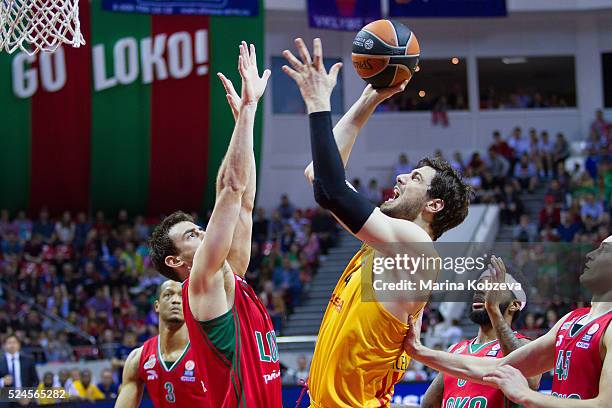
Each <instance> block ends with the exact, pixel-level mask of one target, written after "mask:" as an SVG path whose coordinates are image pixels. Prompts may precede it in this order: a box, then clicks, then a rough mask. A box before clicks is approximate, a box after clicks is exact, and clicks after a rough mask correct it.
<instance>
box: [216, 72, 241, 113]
mask: <svg viewBox="0 0 612 408" xmlns="http://www.w3.org/2000/svg"><path fill="white" fill-rule="evenodd" d="M217 76H218V77H219V79H220V80H221V83H222V84H223V88H225V92H226V95H225V97H226V98H227V103H228V104H229V106H230V108H231V109H232V115H234V120H236V119H238V113H239V112H240V106H242V99H240V95H238V92H236V89H234V84H232V81H230V79H229V78H227V77H226V76H225V75H223V74H222V73H221V72H218V73H217Z"/></svg>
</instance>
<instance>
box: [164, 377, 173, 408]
mask: <svg viewBox="0 0 612 408" xmlns="http://www.w3.org/2000/svg"><path fill="white" fill-rule="evenodd" d="M164 388H165V389H166V401H168V402H170V403H172V404H174V403H175V402H176V397H175V396H174V386H173V385H172V383H171V382H170V381H168V382H167V383H165V384H164Z"/></svg>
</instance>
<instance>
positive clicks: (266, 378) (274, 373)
mask: <svg viewBox="0 0 612 408" xmlns="http://www.w3.org/2000/svg"><path fill="white" fill-rule="evenodd" d="M280 375H281V374H280V370H274V371H272V372H271V373H270V374H264V376H263V378H264V381H265V382H266V384H267V383H268V382H270V381H273V380H276V379H277V378H280Z"/></svg>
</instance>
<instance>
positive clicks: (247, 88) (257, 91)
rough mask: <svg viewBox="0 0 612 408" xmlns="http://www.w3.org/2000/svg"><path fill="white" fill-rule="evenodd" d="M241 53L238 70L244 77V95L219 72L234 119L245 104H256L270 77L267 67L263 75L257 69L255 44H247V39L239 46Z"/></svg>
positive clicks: (218, 75)
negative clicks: (239, 93)
mask: <svg viewBox="0 0 612 408" xmlns="http://www.w3.org/2000/svg"><path fill="white" fill-rule="evenodd" d="M239 48H240V55H239V56H238V72H239V73H240V77H241V78H242V96H240V95H238V92H236V89H235V88H234V84H233V83H232V81H230V80H229V78H227V77H226V76H225V75H223V74H222V73H221V72H218V73H217V77H219V79H220V80H221V83H222V84H223V88H225V92H226V95H225V97H226V98H227V102H228V103H229V106H230V108H231V109H232V114H233V115H234V120H236V119H237V118H238V113H239V112H240V108H241V107H242V105H243V104H245V105H247V104H255V103H257V102H258V101H259V99H260V98H261V96H262V95H263V93H264V91H265V90H266V86H267V85H268V79H269V78H270V70H269V69H266V70H265V71H264V72H263V75H262V76H261V77H260V76H259V70H258V69H257V54H256V52H255V45H253V44H251V45H250V46H248V45H247V43H246V42H245V41H242V43H241V44H240V46H239Z"/></svg>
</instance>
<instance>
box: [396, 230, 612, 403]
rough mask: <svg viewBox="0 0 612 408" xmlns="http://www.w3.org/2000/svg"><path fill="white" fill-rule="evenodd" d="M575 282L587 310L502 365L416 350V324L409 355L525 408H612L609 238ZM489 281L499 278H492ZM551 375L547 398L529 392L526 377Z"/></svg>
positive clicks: (590, 255)
mask: <svg viewBox="0 0 612 408" xmlns="http://www.w3.org/2000/svg"><path fill="white" fill-rule="evenodd" d="M586 261H587V262H586V264H585V269H584V272H583V274H582V275H581V276H580V282H581V283H582V285H583V286H584V287H585V288H586V289H588V290H589V291H590V292H591V293H592V294H593V298H592V299H591V307H590V308H581V309H576V310H574V311H573V312H570V313H568V314H567V315H566V316H564V317H563V318H562V319H561V320H559V322H557V324H555V326H554V327H553V328H552V329H550V330H549V331H548V333H546V334H545V335H543V336H542V337H540V338H538V339H537V340H535V341H533V342H531V343H529V344H527V345H525V346H523V347H521V348H519V349H517V350H515V351H513V352H512V353H510V354H508V355H507V356H505V357H504V358H501V359H487V358H478V357H472V356H465V355H459V354H451V353H445V352H443V351H436V350H431V349H428V348H427V347H424V346H423V345H421V343H420V341H419V337H420V319H416V321H415V322H414V324H413V323H412V320H411V330H410V331H409V333H408V335H407V336H406V341H405V347H406V351H407V352H408V353H410V355H411V356H412V357H413V358H414V359H416V360H418V361H421V362H422V363H424V364H426V365H428V366H429V367H431V368H433V369H435V370H438V371H443V372H444V373H446V374H448V375H452V376H454V377H457V378H463V379H466V380H470V381H473V382H477V383H480V384H485V385H490V386H495V387H498V388H499V389H501V390H502V391H503V392H504V394H505V395H506V397H508V398H509V399H510V400H512V401H513V402H515V403H517V404H519V405H521V406H523V407H525V408H604V407H610V406H612V328H611V327H610V326H611V324H610V322H612V236H610V237H608V238H606V239H605V240H604V241H603V242H602V243H601V245H600V246H599V248H597V249H596V250H594V251H591V252H589V253H588V254H587V256H586ZM493 280H494V281H497V282H499V281H500V278H499V277H498V276H495V277H494V278H493ZM551 370H554V371H553V385H552V395H544V394H540V393H538V392H536V391H533V390H531V389H530V388H529V386H528V384H527V380H526V379H525V377H533V376H536V375H540V374H542V373H545V372H547V371H551Z"/></svg>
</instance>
